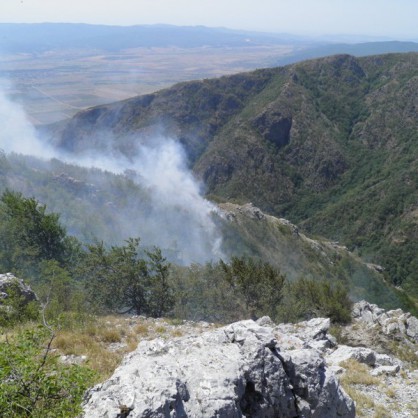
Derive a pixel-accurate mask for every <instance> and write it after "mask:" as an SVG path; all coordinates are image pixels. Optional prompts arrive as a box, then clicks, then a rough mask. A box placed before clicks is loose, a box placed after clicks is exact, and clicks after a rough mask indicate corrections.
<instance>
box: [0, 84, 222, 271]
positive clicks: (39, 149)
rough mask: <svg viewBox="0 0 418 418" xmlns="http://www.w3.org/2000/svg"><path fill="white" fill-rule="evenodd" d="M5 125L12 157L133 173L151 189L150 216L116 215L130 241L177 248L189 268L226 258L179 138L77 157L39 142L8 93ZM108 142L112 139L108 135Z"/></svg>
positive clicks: (2, 115) (1, 98)
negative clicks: (127, 151)
mask: <svg viewBox="0 0 418 418" xmlns="http://www.w3.org/2000/svg"><path fill="white" fill-rule="evenodd" d="M0 126H1V127H0V149H3V150H4V151H5V152H6V154H9V153H17V154H23V155H31V156H35V157H38V158H42V159H44V160H48V159H51V158H56V159H58V160H61V161H63V162H66V163H71V164H75V165H79V166H82V167H96V168H99V169H101V170H106V171H110V172H113V173H118V174H120V173H124V172H126V170H129V177H130V178H131V179H133V180H134V181H135V182H136V183H137V184H139V185H140V186H141V187H143V188H145V189H146V190H147V192H148V194H149V196H150V199H151V207H152V210H151V211H150V213H148V214H147V216H146V218H133V219H132V218H131V219H126V217H124V216H123V215H122V214H119V216H118V214H115V222H116V223H117V228H118V229H119V230H120V231H121V235H122V236H124V238H125V239H126V238H128V237H130V236H140V237H141V239H142V241H143V242H144V244H145V245H157V246H159V247H161V248H167V249H169V248H170V249H175V250H177V251H178V252H179V258H180V259H181V260H182V262H183V263H186V264H189V263H193V262H197V263H202V262H205V261H209V260H211V259H218V258H221V257H222V256H223V254H222V253H221V249H220V248H221V241H222V240H221V234H220V233H219V231H218V229H217V227H216V225H215V223H214V220H213V214H214V213H215V212H216V207H215V206H214V205H213V204H211V203H210V202H209V201H207V200H205V199H204V198H203V197H202V195H201V191H200V185H199V183H198V182H197V181H196V180H195V178H194V177H193V174H192V173H191V171H190V170H189V169H188V168H187V164H186V157H185V153H184V151H183V149H182V147H181V145H180V144H179V143H178V142H176V141H175V140H174V139H171V138H164V137H158V138H155V139H154V140H153V141H151V142H150V141H148V142H147V145H144V144H142V145H139V146H138V149H137V154H136V155H135V156H133V157H132V156H130V158H129V159H128V158H127V157H126V156H123V155H122V154H120V153H115V152H110V151H109V152H101V153H100V154H98V151H96V150H94V151H91V150H90V151H86V152H85V153H84V154H83V153H81V154H77V156H74V155H71V154H69V153H63V152H62V151H60V150H58V149H57V148H54V147H52V146H51V145H49V144H47V143H46V142H45V141H43V140H42V139H41V138H39V136H37V131H36V130H35V129H34V128H33V126H32V125H31V124H30V123H29V121H28V119H27V117H26V115H25V113H24V111H23V110H22V109H21V108H20V107H19V106H18V105H17V104H16V103H13V102H12V101H11V100H9V99H8V98H7V97H6V95H5V94H4V93H2V92H0ZM98 135H100V134H98ZM104 138H106V139H104ZM98 139H100V137H99V138H98ZM103 140H104V141H105V140H106V141H109V138H108V135H104V136H103ZM138 143H140V138H139V140H138ZM110 148H111V147H110V146H109V147H104V149H109V150H110ZM101 187H105V186H104V185H101ZM173 247H174V248H173Z"/></svg>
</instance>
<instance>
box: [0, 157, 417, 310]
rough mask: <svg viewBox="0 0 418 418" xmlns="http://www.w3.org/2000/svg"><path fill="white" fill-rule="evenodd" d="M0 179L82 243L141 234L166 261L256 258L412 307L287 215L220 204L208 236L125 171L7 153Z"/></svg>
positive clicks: (371, 270)
mask: <svg viewBox="0 0 418 418" xmlns="http://www.w3.org/2000/svg"><path fill="white" fill-rule="evenodd" d="M0 180H1V183H0V184H1V186H0V193H1V192H3V191H4V190H5V188H6V187H7V188H9V189H12V190H16V191H20V192H22V193H23V194H24V195H26V196H34V197H35V198H36V199H38V200H39V201H40V202H42V203H43V204H46V205H47V208H48V211H53V212H56V213H59V214H60V220H61V222H62V223H63V225H64V226H65V227H66V228H67V231H68V232H69V233H70V234H71V235H74V236H76V237H77V238H79V239H80V240H82V241H83V242H85V243H91V242H97V241H102V240H103V241H104V242H106V243H107V244H110V245H115V244H116V245H120V244H122V243H123V242H124V240H126V239H128V238H129V237H137V236H139V237H140V238H141V242H142V244H143V245H145V246H148V247H151V246H153V245H158V246H160V247H162V249H163V252H164V255H165V256H166V257H168V258H169V259H170V261H172V262H174V263H180V264H184V263H188V262H190V261H192V262H201V263H204V262H206V261H209V260H210V259H211V258H212V259H213V260H214V261H216V257H217V256H221V257H222V258H224V259H225V260H226V259H228V258H229V257H231V256H238V257H241V256H249V257H257V258H260V259H262V260H264V261H267V262H269V263H270V264H271V265H273V266H275V267H277V268H279V269H280V271H281V272H282V273H283V274H285V275H286V277H287V278H288V279H289V280H291V281H293V280H295V279H299V278H300V277H305V278H308V279H316V280H320V279H328V280H331V281H336V280H337V281H340V282H342V283H344V284H347V285H348V287H349V289H350V295H351V297H352V299H353V300H355V301H357V300H360V299H365V298H366V299H367V300H370V301H372V302H373V303H378V304H380V305H381V306H383V307H385V308H388V309H394V308H397V307H402V308H403V309H405V310H409V311H411V312H415V309H416V307H414V306H413V303H411V301H410V300H408V298H407V297H406V296H405V294H404V293H403V292H400V291H399V290H397V289H395V288H394V286H392V285H390V284H389V283H387V281H386V280H385V279H384V277H383V275H382V274H381V272H380V268H379V266H375V265H371V264H366V263H365V262H363V261H362V260H361V259H360V258H359V257H357V256H355V255H354V254H352V253H350V252H349V251H348V250H347V248H346V247H344V246H341V245H338V243H336V242H330V241H328V240H325V239H322V238H316V239H312V238H310V237H308V236H306V235H305V234H304V233H302V232H301V231H299V229H298V228H297V227H296V226H295V225H293V224H291V223H290V222H289V221H287V220H286V219H279V218H277V217H274V216H271V215H267V214H265V213H263V212H262V211H261V210H260V209H258V208H257V207H255V206H253V205H251V204H246V205H243V206H242V205H236V204H232V203H224V204H219V205H218V212H217V213H213V214H212V220H213V222H214V228H215V230H214V231H212V233H209V232H210V231H209V232H207V231H205V224H204V223H205V222H208V220H207V219H206V218H205V217H204V216H203V215H202V218H201V219H200V222H197V221H196V220H195V219H194V210H197V209H199V207H198V208H197V209H193V208H191V207H190V206H189V207H188V206H187V202H186V205H185V206H177V207H171V206H170V205H166V206H162V207H161V208H160V209H161V210H158V208H156V204H157V203H156V201H155V200H154V197H155V196H154V195H153V192H152V191H151V190H150V189H149V188H146V187H144V186H143V185H141V184H139V183H137V182H136V181H134V180H135V177H134V176H133V173H130V172H128V173H126V174H119V175H115V174H112V173H109V172H105V171H101V170H98V169H86V168H82V167H78V166H75V165H69V164H64V163H62V162H60V161H57V160H53V161H51V162H49V163H45V162H43V161H41V160H38V159H35V158H29V157H21V156H16V155H11V156H7V157H5V156H3V158H2V159H1V160H0ZM189 204H190V202H189ZM193 234H196V236H198V239H197V238H196V236H193ZM218 240H219V253H213V252H211V248H213V246H214V243H213V241H215V242H217V241H218ZM202 251H206V253H205V255H204V256H202V255H201V252H202Z"/></svg>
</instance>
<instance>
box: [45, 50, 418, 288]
mask: <svg viewBox="0 0 418 418" xmlns="http://www.w3.org/2000/svg"><path fill="white" fill-rule="evenodd" d="M417 64H418V54H416V53H408V54H389V55H382V56H371V57H363V58H355V57H352V56H349V55H338V56H332V57H327V58H323V59H317V60H311V61H306V62H303V63H298V64H294V65H289V66H286V67H278V68H272V69H262V70H257V71H254V72H250V73H242V74H237V75H234V76H227V77H221V78H218V79H210V80H203V81H193V82H185V83H180V84H178V85H175V86H173V87H172V88H168V89H164V90H162V91H160V92H158V93H154V94H151V95H145V96H140V97H137V98H134V99H128V100H125V101H123V102H119V103H115V104H112V105H105V106H99V107H96V108H93V109H89V110H86V111H83V112H81V113H79V114H78V115H76V116H75V117H74V118H72V119H71V120H70V121H69V122H66V123H63V124H61V125H60V126H57V125H56V126H55V127H52V128H49V129H50V132H52V134H51V135H52V136H53V137H54V138H55V139H54V141H55V143H57V144H59V145H60V146H63V147H64V148H65V147H66V148H67V149H68V148H70V150H71V152H76V151H77V148H78V151H81V150H83V149H85V148H89V147H92V149H94V147H95V146H96V145H94V144H93V143H94V142H97V143H98V144H99V147H100V139H99V137H100V135H101V134H104V135H105V136H106V138H107V139H106V141H105V142H107V141H110V143H112V144H113V145H112V146H114V147H116V148H118V149H119V150H121V151H122V152H125V153H129V151H130V150H132V146H133V144H138V138H139V137H141V141H143V142H146V141H152V138H154V137H155V136H158V135H163V136H172V137H175V138H177V139H178V140H179V141H180V142H181V143H182V145H183V146H184V148H185V150H186V153H187V154H188V156H189V160H190V165H191V167H192V168H193V170H194V172H195V173H196V174H197V175H198V176H199V177H200V178H201V179H202V180H203V181H204V183H205V187H206V189H207V194H208V196H209V197H211V198H213V199H215V200H218V201H232V202H234V201H235V202H238V203H245V202H253V203H254V204H255V205H257V206H259V207H260V208H261V209H262V210H264V211H267V212H268V213H271V214H275V215H278V216H284V217H287V218H289V219H290V220H291V221H292V222H294V223H296V224H298V225H300V226H301V227H302V228H304V229H306V230H307V231H310V232H311V233H318V234H321V235H323V236H327V237H328V238H330V239H331V240H337V241H341V242H342V243H344V244H345V245H347V246H348V247H349V248H350V249H351V250H355V251H358V252H359V254H360V255H363V256H366V257H368V258H370V259H371V261H375V262H377V263H378V264H383V265H384V266H385V268H386V271H387V272H388V275H389V276H388V277H389V279H390V280H391V281H392V282H393V283H395V284H398V285H399V284H401V283H403V284H405V283H406V282H408V286H409V288H411V289H414V288H415V289H416V283H417V281H418V280H417V278H416V277H415V275H416V273H415V271H416V269H415V268H414V266H415V264H416V258H415V256H414V254H416V252H414V251H415V250H414V249H416V246H417V240H416V239H415V238H416V236H417V234H418V226H417V220H416V217H415V215H414V213H415V211H416V202H415V200H414V199H416V196H417V183H418V179H417V178H416V172H417V170H416V165H417V160H416V152H417V150H416V146H415V144H416V141H414V140H415V139H416V138H417V130H416V122H415V119H414V115H416V109H417V103H416V97H417V96H416V95H414V94H413V92H414V91H416V90H417V89H418V86H417V85H418V74H417V70H416V68H418V66H417ZM93 132H96V133H97V132H99V134H98V135H96V136H95V135H92V133H93ZM103 138H104V136H102V140H103ZM89 141H90V144H89ZM139 142H140V141H139ZM102 143H103V141H102ZM361 202H366V204H365V205H362V204H361ZM414 202H415V203H414ZM395 254H396V255H395ZM414 292H417V291H416V290H415V291H414Z"/></svg>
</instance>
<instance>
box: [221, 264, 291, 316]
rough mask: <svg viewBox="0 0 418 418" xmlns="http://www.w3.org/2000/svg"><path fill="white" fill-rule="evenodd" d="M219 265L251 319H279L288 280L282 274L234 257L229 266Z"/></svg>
mask: <svg viewBox="0 0 418 418" xmlns="http://www.w3.org/2000/svg"><path fill="white" fill-rule="evenodd" d="M220 263H221V266H222V268H223V270H224V272H225V275H226V280H227V281H228V283H229V284H230V286H232V287H233V288H234V289H236V291H237V292H239V293H240V294H241V296H242V298H243V301H244V304H245V311H246V312H247V314H249V315H250V317H251V318H253V319H255V318H257V317H259V316H261V315H270V316H271V317H272V318H275V317H276V313H277V308H278V305H279V304H280V302H281V300H282V297H283V286H284V284H285V280H286V279H285V277H284V276H283V275H282V274H281V273H280V271H279V270H277V269H275V268H274V267H273V266H271V265H270V264H268V263H265V262H262V261H256V260H254V259H252V258H238V257H233V258H232V259H231V262H230V264H225V263H224V262H223V261H221V262H220Z"/></svg>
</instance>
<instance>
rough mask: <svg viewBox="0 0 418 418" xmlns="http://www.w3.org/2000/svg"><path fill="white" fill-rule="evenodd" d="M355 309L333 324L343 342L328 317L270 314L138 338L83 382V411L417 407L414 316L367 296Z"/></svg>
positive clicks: (403, 410) (286, 413)
mask: <svg viewBox="0 0 418 418" xmlns="http://www.w3.org/2000/svg"><path fill="white" fill-rule="evenodd" d="M352 314H353V322H352V324H350V325H347V326H344V327H340V328H338V327H336V328H335V329H333V330H334V331H335V332H337V330H338V329H339V335H338V337H339V342H337V339H336V338H335V337H334V336H332V335H330V333H329V330H330V320H329V319H327V318H315V319H311V320H309V321H305V322H300V323H298V324H279V325H276V324H274V323H273V322H272V321H271V320H270V318H268V317H264V318H261V319H259V320H258V321H257V322H254V321H241V322H236V323H233V324H231V325H228V326H226V327H223V328H215V329H214V328H210V329H208V327H206V328H204V329H206V331H205V332H202V333H200V334H199V333H198V334H196V333H192V334H187V335H185V336H183V337H180V338H174V339H161V338H154V339H152V340H147V341H142V342H141V343H140V344H139V345H138V348H137V349H136V350H135V351H134V352H132V353H131V354H129V355H128V356H127V357H126V358H125V360H124V362H123V364H122V365H121V366H120V367H119V368H118V369H117V370H116V371H115V373H114V375H113V376H112V377H111V378H110V379H109V380H108V381H106V382H104V383H102V384H100V385H97V386H96V387H94V388H92V389H91V390H89V391H88V393H87V394H86V398H85V402H84V412H83V415H82V417H83V418H99V417H100V418H105V417H107V418H116V417H119V418H126V417H129V418H140V417H141V418H145V417H152V418H166V417H167V418H174V417H175V418H180V417H181V418H186V417H189V418H196V417H199V418H200V417H202V418H212V417H218V418H239V417H247V418H249V417H251V418H259V417H263V418H269V417H279V418H282V417H295V418H296V417H301V418H302V417H312V418H313V417H316V418H328V417H329V418H331V417H332V418H335V417H354V416H355V414H356V412H357V413H358V414H359V416H378V415H379V414H381V413H382V411H385V412H384V414H383V415H382V414H381V415H380V416H391V417H392V418H401V417H402V418H403V417H415V416H417V414H418V402H417V396H416V395H417V393H418V370H417V365H418V351H417V350H418V343H417V341H418V340H417V336H418V333H417V330H416V329H415V324H416V321H417V319H416V318H415V317H413V316H411V315H410V314H407V313H404V312H402V311H401V310H394V311H385V310H383V309H381V308H379V307H378V306H377V305H373V304H370V303H368V302H365V301H361V302H358V303H356V304H354V307H353V312H352ZM343 342H344V344H343ZM394 344H395V345H396V344H397V346H396V347H398V348H401V350H400V351H398V352H396V351H394V348H396V347H395V345H394ZM405 347H406V348H407V349H408V350H409V351H408V353H409V354H408V356H406V357H405V351H404V350H405ZM398 354H399V355H400V356H401V358H398V357H397V355H398ZM339 381H341V384H342V385H344V388H345V389H346V390H347V391H348V392H349V393H350V396H353V398H354V399H355V402H353V400H352V399H351V398H350V397H349V396H348V395H347V394H346V392H345V391H344V390H343V389H342V387H341V386H340V382H339ZM388 411H390V415H388V413H389V412H388Z"/></svg>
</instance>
